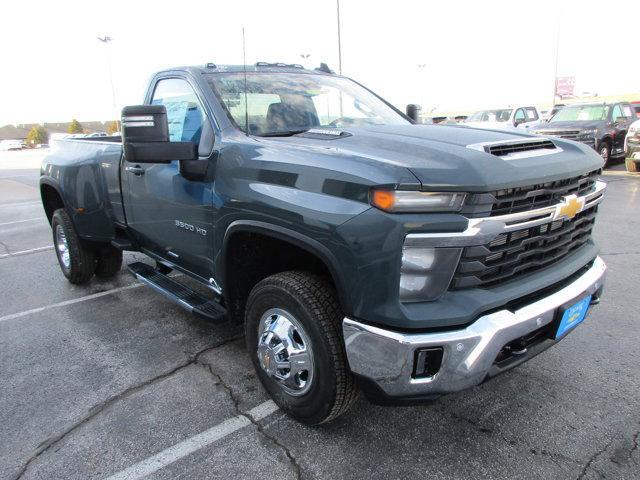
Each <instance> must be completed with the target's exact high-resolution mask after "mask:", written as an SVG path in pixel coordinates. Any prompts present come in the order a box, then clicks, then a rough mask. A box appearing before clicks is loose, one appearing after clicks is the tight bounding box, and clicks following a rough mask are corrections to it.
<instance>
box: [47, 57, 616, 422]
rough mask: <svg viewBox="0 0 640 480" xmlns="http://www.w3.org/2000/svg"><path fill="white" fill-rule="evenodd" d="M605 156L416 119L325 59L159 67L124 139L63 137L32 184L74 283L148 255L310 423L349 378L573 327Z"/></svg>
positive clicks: (379, 395) (467, 369) (592, 293)
mask: <svg viewBox="0 0 640 480" xmlns="http://www.w3.org/2000/svg"><path fill="white" fill-rule="evenodd" d="M602 164H603V160H602V158H600V156H599V155H598V154H597V153H596V152H594V151H593V149H591V148H589V146H587V145H583V144H581V143H578V142H573V141H570V140H565V139H561V138H544V137H536V136H530V135H527V134H525V133H517V132H504V131H492V130H480V129H474V128H468V127H463V126H449V125H446V126H445V125H416V124H413V122H412V121H411V119H410V118H409V117H407V116H405V115H404V114H403V113H402V112H400V111H398V110H397V109H395V108H394V107H392V106H391V105H390V104H389V103H387V102H386V101H384V100H383V99H382V98H380V97H378V96H377V95H375V94H374V93H372V92H371V91H369V90H367V89H366V88H364V87H363V86H361V85H360V84H358V83H356V82H354V81H353V80H350V79H348V78H345V77H342V76H338V75H335V74H333V73H332V72H331V71H330V70H328V69H327V68H321V69H317V70H306V69H303V68H301V67H299V66H296V65H284V64H266V63H258V64H256V65H255V66H246V67H245V66H216V65H213V64H207V65H206V66H205V67H186V68H175V69H171V70H167V71H162V72H160V73H157V74H156V75H155V76H154V77H153V78H152V80H151V82H150V84H149V87H148V90H147V93H146V97H145V102H144V105H138V106H131V107H126V108H125V109H124V110H123V116H122V137H121V138H120V137H103V138H90V139H70V140H62V141H60V142H58V145H57V147H56V148H55V149H54V150H53V151H52V152H51V154H50V155H49V156H48V157H47V158H46V159H45V160H44V162H43V165H42V172H41V179H40V189H41V193H42V201H43V205H44V209H45V211H46V214H47V217H48V218H49V221H50V222H51V227H52V231H53V238H54V243H55V251H56V254H57V257H58V261H59V263H60V267H61V269H62V272H63V273H64V275H65V276H66V277H67V279H68V280H69V281H70V282H72V283H78V284H79V283H84V282H87V281H89V280H90V279H91V277H92V276H93V275H96V276H99V277H103V278H104V277H110V276H113V275H115V274H117V273H118V272H119V271H120V268H121V264H122V251H123V250H136V251H140V252H143V253H144V254H146V255H147V256H148V257H150V259H151V260H152V262H151V263H152V264H153V262H155V264H154V265H155V266H152V265H151V264H148V263H139V262H138V263H133V264H131V265H129V269H130V271H131V272H132V273H133V274H134V275H135V277H137V278H138V279H139V280H140V281H141V282H144V283H146V284H148V285H150V286H152V287H153V288H155V289H156V290H157V291H159V292H160V293H162V294H164V295H166V296H167V297H168V298H170V299H172V300H173V301H175V302H177V303H178V304H180V305H181V306H183V307H185V308H186V309H188V310H190V311H192V312H193V313H194V314H196V315H199V316H201V317H204V318H206V319H209V320H210V321H214V322H218V321H227V320H228V321H236V322H244V328H245V333H246V335H245V336H246V344H247V348H248V351H249V354H250V355H251V358H252V361H253V364H254V366H255V369H256V372H257V374H258V376H259V378H260V380H261V382H262V383H263V385H264V386H265V388H266V389H267V391H268V392H269V393H270V394H271V395H272V397H273V398H274V400H275V401H276V402H277V403H278V405H280V407H282V409H283V410H284V411H286V412H287V413H289V414H290V415H292V416H293V417H295V418H297V419H298V420H300V421H302V422H305V423H308V424H319V423H322V422H326V421H330V420H332V419H334V418H336V417H337V416H339V415H340V414H342V413H344V412H345V411H346V410H347V409H348V408H349V406H350V405H351V404H352V403H353V400H354V399H355V397H356V394H357V392H358V391H360V390H362V391H364V392H365V393H366V395H367V396H368V398H370V399H372V400H373V401H376V402H381V403H396V404H397V403H405V402H412V403H413V402H416V401H424V400H429V399H433V398H435V397H437V396H439V395H442V394H446V393H449V392H454V391H458V390H462V389H465V388H468V387H471V386H474V385H478V384H480V383H481V382H483V381H485V380H487V379H489V378H491V377H493V376H495V375H497V374H499V373H501V372H503V371H505V370H508V369H510V368H512V367H514V366H516V365H518V364H521V363H522V362H525V361H527V360H528V359H530V358H532V357H533V356H534V355H537V354H538V353H540V352H541V351H542V350H544V349H545V348H547V347H549V346H551V345H553V344H554V343H556V342H557V341H559V340H560V339H562V338H564V336H565V335H566V334H567V333H568V332H570V331H571V330H572V329H573V328H574V327H575V326H576V325H578V324H579V323H580V322H582V320H583V319H584V318H585V315H586V314H587V311H588V310H589V308H590V306H591V305H593V304H595V303H598V301H599V299H600V295H601V293H602V288H603V281H604V276H605V269H606V267H605V264H604V262H603V261H602V259H601V258H600V257H598V255H597V248H596V246H595V245H594V243H593V241H592V238H591V231H592V228H593V225H594V221H595V217H596V211H597V209H598V204H599V203H600V202H601V201H602V199H603V194H604V189H605V184H604V183H603V182H601V181H600V180H598V175H599V172H600V169H601V167H602ZM172 270H176V271H179V272H181V273H183V274H184V275H187V276H188V277H191V278H193V279H195V280H196V281H198V282H200V283H202V285H204V286H206V288H205V291H207V292H209V294H208V295H203V293H202V291H200V292H196V291H194V290H192V289H190V288H187V287H186V286H185V285H183V284H181V283H179V282H177V281H176V279H175V278H173V277H172V276H168V274H169V273H170V272H171V271H172Z"/></svg>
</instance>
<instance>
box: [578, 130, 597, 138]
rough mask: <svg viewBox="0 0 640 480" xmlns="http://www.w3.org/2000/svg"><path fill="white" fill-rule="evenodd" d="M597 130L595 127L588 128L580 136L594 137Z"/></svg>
mask: <svg viewBox="0 0 640 480" xmlns="http://www.w3.org/2000/svg"><path fill="white" fill-rule="evenodd" d="M597 131H598V130H596V129H595V128H587V129H585V130H582V131H581V132H580V136H581V137H593V136H594V135H595V134H596V132H597Z"/></svg>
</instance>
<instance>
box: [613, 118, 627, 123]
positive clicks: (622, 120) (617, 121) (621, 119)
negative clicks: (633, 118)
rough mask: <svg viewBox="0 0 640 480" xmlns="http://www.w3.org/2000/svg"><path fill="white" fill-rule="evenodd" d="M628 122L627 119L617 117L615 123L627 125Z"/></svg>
mask: <svg viewBox="0 0 640 480" xmlns="http://www.w3.org/2000/svg"><path fill="white" fill-rule="evenodd" d="M626 121H627V117H617V118H616V122H615V123H617V124H621V123H625V122H626Z"/></svg>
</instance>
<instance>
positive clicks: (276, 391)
mask: <svg viewBox="0 0 640 480" xmlns="http://www.w3.org/2000/svg"><path fill="white" fill-rule="evenodd" d="M274 308H275V309H283V310H286V311H287V312H289V313H291V314H292V315H293V316H294V317H295V319H296V320H297V322H299V323H300V324H301V325H302V327H303V329H304V333H305V335H307V337H308V338H309V341H310V343H311V346H312V350H313V353H312V357H313V377H312V378H313V381H311V383H310V385H309V387H308V391H306V392H305V393H304V394H302V395H300V396H294V395H291V394H290V393H288V392H287V391H285V389H284V388H283V387H282V386H281V384H280V383H278V381H277V380H275V379H274V378H273V377H272V376H271V375H269V374H268V373H267V372H266V371H265V370H264V369H263V368H262V366H261V365H260V361H259V359H258V352H257V346H258V340H259V339H258V331H259V327H260V320H261V318H262V317H263V315H264V314H265V312H267V311H269V310H271V309H274ZM342 319H343V314H342V311H341V309H340V305H339V303H338V300H337V297H336V292H335V289H334V287H333V285H331V283H329V282H328V281H327V280H326V279H324V278H323V277H321V276H318V275H314V274H310V273H306V272H297V271H289V272H282V273H277V274H275V275H272V276H270V277H268V278H266V279H264V280H262V281H261V282H259V283H258V284H257V285H256V286H255V287H254V288H253V290H252V291H251V293H250V294H249V298H248V300H247V307H246V313H245V338H246V342H247V350H248V351H249V355H250V356H251V360H252V362H253V365H254V367H255V369H256V372H257V374H258V377H259V378H260V381H261V382H262V384H263V385H264V387H265V388H266V389H267V391H268V392H269V394H270V395H271V397H272V398H273V400H274V401H275V402H276V403H277V404H278V406H279V407H280V408H281V409H282V410H283V411H284V412H286V413H287V414H289V415H290V416H292V417H294V418H295V419H296V420H298V421H300V422H302V423H305V424H307V425H318V424H320V423H325V422H329V421H332V420H334V419H336V418H337V417H339V416H340V415H342V414H343V413H345V412H346V411H347V410H348V409H349V408H350V407H351V405H352V404H353V402H354V401H355V399H356V398H357V395H358V390H357V387H356V385H355V381H354V378H353V375H352V374H351V372H350V371H349V367H348V364H347V359H346V353H345V351H344V341H343V339H342Z"/></svg>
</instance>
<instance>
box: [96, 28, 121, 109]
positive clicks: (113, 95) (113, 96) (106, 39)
mask: <svg viewBox="0 0 640 480" xmlns="http://www.w3.org/2000/svg"><path fill="white" fill-rule="evenodd" d="M97 39H98V40H100V42H102V43H103V44H104V46H105V48H106V50H107V68H108V70H109V82H110V83H111V102H112V104H113V113H114V114H115V115H116V118H117V117H118V112H117V107H116V88H115V86H114V84H113V71H112V70H111V48H110V44H111V41H112V40H113V39H112V38H111V37H110V36H108V35H105V36H104V37H97Z"/></svg>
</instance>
